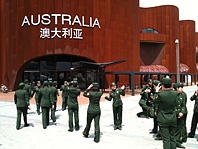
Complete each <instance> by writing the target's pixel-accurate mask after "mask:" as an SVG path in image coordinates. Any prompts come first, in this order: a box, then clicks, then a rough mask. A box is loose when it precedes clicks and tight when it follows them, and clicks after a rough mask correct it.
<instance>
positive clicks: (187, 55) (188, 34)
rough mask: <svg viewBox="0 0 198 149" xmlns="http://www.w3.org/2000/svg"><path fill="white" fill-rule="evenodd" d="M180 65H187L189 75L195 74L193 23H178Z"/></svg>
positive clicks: (187, 21) (189, 21)
mask: <svg viewBox="0 0 198 149" xmlns="http://www.w3.org/2000/svg"><path fill="white" fill-rule="evenodd" d="M179 28H180V38H179V39H180V41H179V50H180V53H179V54H180V63H184V64H186V65H188V67H189V69H190V71H189V72H190V73H194V74H195V73H196V43H195V21H192V20H185V21H180V26H179Z"/></svg>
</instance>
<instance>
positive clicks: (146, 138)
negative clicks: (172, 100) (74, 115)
mask: <svg viewBox="0 0 198 149" xmlns="http://www.w3.org/2000/svg"><path fill="white" fill-rule="evenodd" d="M196 89H197V87H196V86H190V87H185V88H184V90H185V91H186V93H187V95H188V103H187V104H188V111H189V114H188V117H187V130H188V132H189V129H190V123H191V118H192V111H193V105H194V102H192V101H190V100H189V98H190V96H191V95H192V94H193V92H194V90H196ZM9 94H10V97H9V98H10V100H7V99H5V100H4V99H2V98H6V97H4V96H5V94H2V93H1V94H0V96H1V97H0V99H1V100H0V149H40V148H44V147H45V148H48V149H52V148H69V149H77V148H78V149H79V148H83V149H84V148H94V149H105V148H120V147H122V148H123V149H128V148H132V149H162V141H155V140H154V135H151V134H149V131H150V130H151V129H152V127H153V120H152V119H145V118H137V116H136V113H137V112H140V111H141V108H140V107H139V106H138V101H139V98H140V96H139V95H136V96H127V97H125V98H123V104H124V105H123V108H124V109H123V129H122V130H121V131H120V130H113V118H112V116H113V114H112V102H109V101H103V102H101V110H102V114H101V120H100V126H101V141H100V142H99V143H95V142H94V141H93V138H94V129H93V126H94V125H92V128H91V130H90V135H89V138H84V137H83V135H82V131H83V129H84V128H85V125H86V110H87V104H86V103H82V104H81V105H80V110H79V117H80V126H81V128H80V130H79V131H74V132H68V131H67V130H68V113H67V110H66V111H61V107H60V106H58V111H57V112H56V116H57V118H58V119H57V122H56V123H53V122H52V121H50V125H49V126H48V127H47V129H43V128H42V124H41V115H37V114H36V112H35V109H36V107H35V104H34V103H33V102H32V104H31V108H32V109H31V110H30V111H29V114H28V122H29V123H30V127H22V129H20V130H16V128H15V124H16V108H15V105H14V103H13V99H11V98H12V95H13V93H9ZM80 100H87V99H84V98H81V99H80ZM22 124H23V121H22ZM197 134H198V131H197ZM195 137H196V138H193V139H188V141H187V143H184V144H183V145H184V146H186V148H187V149H197V148H198V141H196V140H197V139H198V135H196V136H195Z"/></svg>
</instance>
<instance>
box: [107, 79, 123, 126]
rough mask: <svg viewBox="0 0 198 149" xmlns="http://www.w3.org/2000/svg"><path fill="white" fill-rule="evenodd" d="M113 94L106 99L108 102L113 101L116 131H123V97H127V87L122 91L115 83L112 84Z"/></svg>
mask: <svg viewBox="0 0 198 149" xmlns="http://www.w3.org/2000/svg"><path fill="white" fill-rule="evenodd" d="M111 90H112V91H111V92H110V93H109V97H107V96H106V97H105V99H106V100H109V101H111V100H112V99H113V119H114V130H116V129H119V130H122V105H123V103H122V100H121V95H122V96H125V86H124V85H123V86H122V87H121V89H117V87H116V84H115V82H112V83H111Z"/></svg>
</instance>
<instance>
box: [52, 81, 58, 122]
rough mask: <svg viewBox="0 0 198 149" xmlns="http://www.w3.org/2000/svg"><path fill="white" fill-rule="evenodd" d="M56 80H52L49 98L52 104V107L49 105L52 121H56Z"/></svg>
mask: <svg viewBox="0 0 198 149" xmlns="http://www.w3.org/2000/svg"><path fill="white" fill-rule="evenodd" d="M57 84H58V83H57V81H54V82H52V87H51V88H50V89H51V91H50V100H51V102H52V105H54V108H52V107H51V119H52V121H53V122H56V115H55V112H56V102H57V96H59V94H58V90H57Z"/></svg>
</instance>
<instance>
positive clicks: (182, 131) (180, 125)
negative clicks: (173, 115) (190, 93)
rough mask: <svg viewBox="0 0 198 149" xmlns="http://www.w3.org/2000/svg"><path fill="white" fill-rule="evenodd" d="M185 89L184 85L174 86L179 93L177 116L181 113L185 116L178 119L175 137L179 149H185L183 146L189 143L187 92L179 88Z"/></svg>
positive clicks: (176, 84)
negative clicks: (184, 143)
mask: <svg viewBox="0 0 198 149" xmlns="http://www.w3.org/2000/svg"><path fill="white" fill-rule="evenodd" d="M180 87H181V88H183V83H181V82H178V83H175V84H174V85H173V88H174V89H175V90H176V91H178V98H177V101H178V105H177V107H176V111H177V115H178V114H179V113H182V114H183V116H182V117H181V118H177V128H176V131H175V137H176V144H177V147H180V148H185V147H184V146H182V145H181V144H182V143H183V142H186V141H187V130H186V117H187V113H188V111H187V107H186V103H187V95H186V93H185V92H183V91H182V92H180V91H179V88H180Z"/></svg>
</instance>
